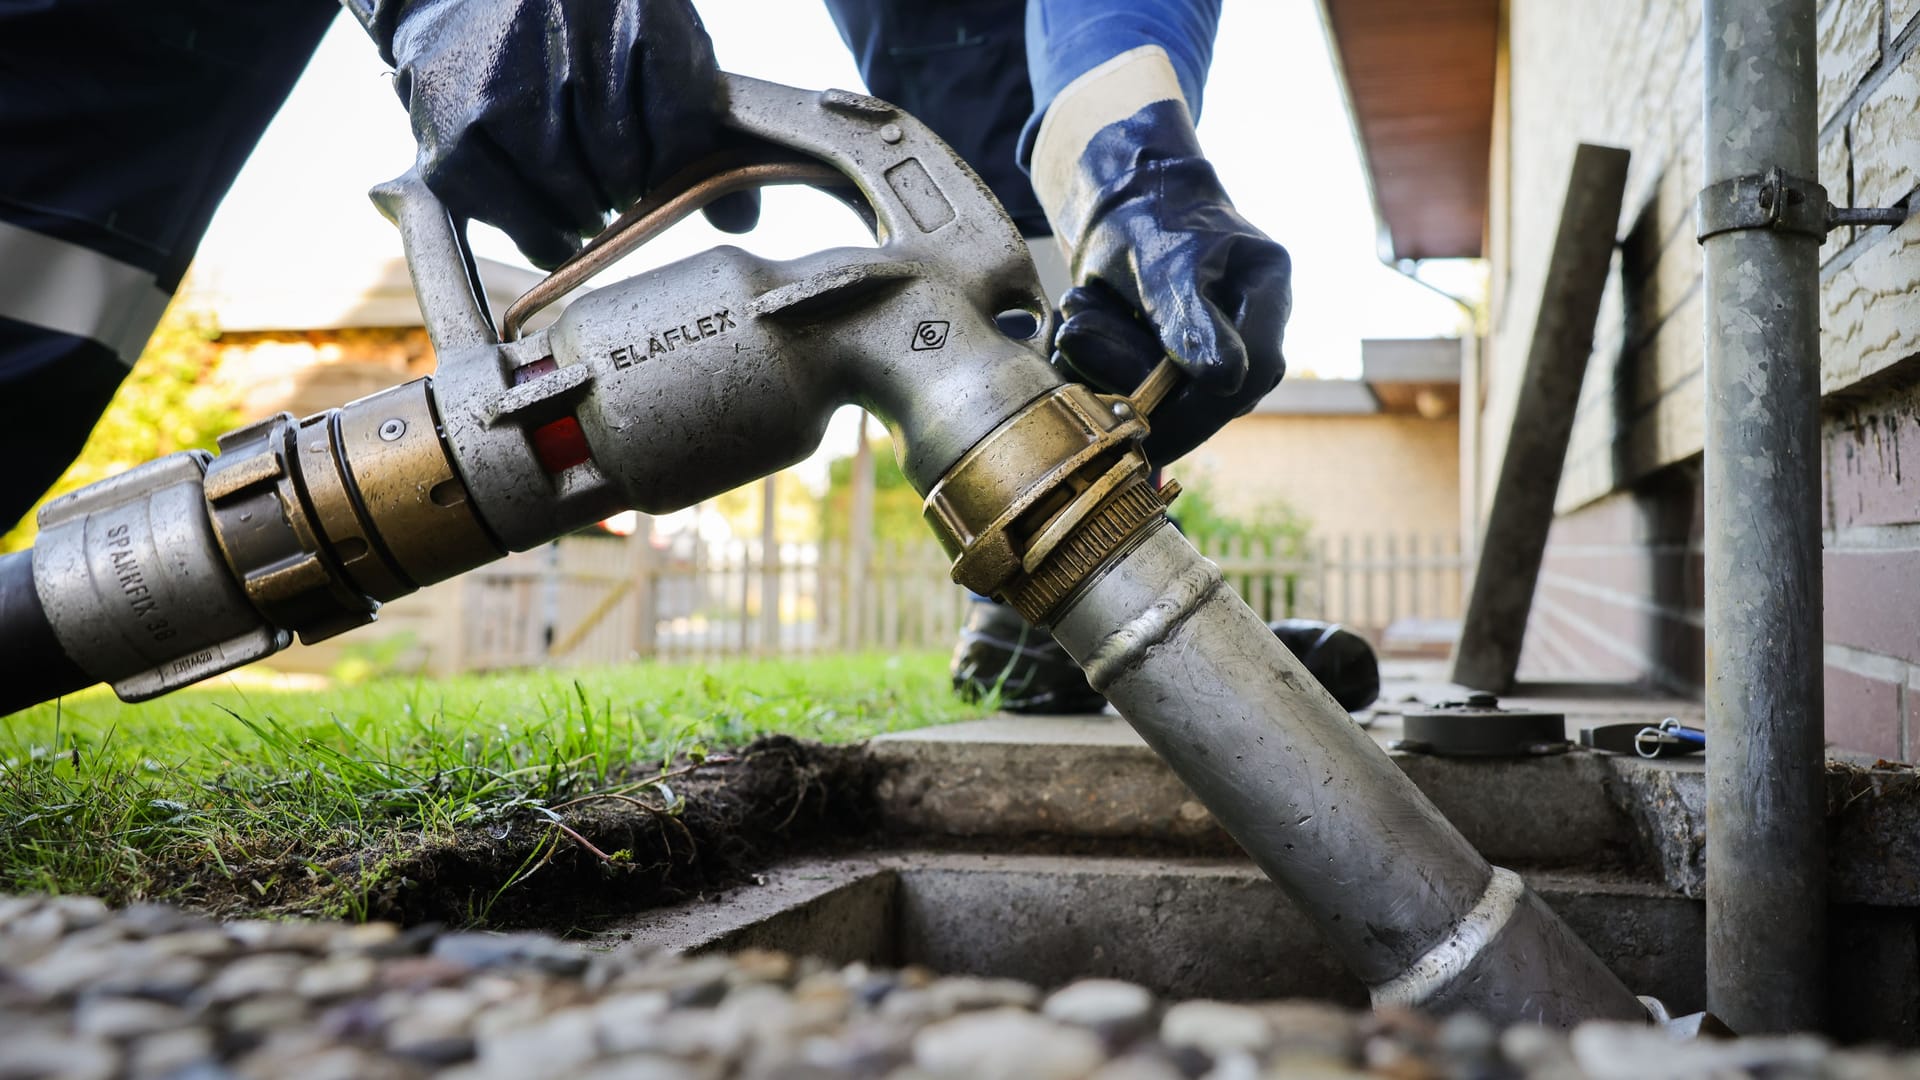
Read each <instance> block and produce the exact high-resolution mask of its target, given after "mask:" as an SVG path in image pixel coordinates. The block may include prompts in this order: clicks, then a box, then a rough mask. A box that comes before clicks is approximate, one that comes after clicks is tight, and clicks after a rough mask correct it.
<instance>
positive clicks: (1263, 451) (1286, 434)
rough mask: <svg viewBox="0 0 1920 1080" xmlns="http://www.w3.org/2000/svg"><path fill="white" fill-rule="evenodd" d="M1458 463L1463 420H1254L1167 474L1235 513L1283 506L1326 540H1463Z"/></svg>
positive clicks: (1235, 425) (1227, 431) (1237, 424)
mask: <svg viewBox="0 0 1920 1080" xmlns="http://www.w3.org/2000/svg"><path fill="white" fill-rule="evenodd" d="M1459 461H1460V423H1459V419H1458V418H1457V417H1445V418H1442V419H1439V420H1425V419H1422V418H1420V417H1418V416H1403V415H1398V414H1377V415H1371V416H1281V415H1270V414H1268V415H1263V414H1258V413H1256V414H1254V415H1252V416H1243V417H1241V418H1240V419H1238V420H1235V421H1234V422H1232V423H1231V424H1228V425H1227V426H1226V427H1225V428H1224V429H1222V430H1221V431H1220V433H1219V434H1217V435H1215V436H1214V437H1213V438H1211V439H1209V440H1207V444H1206V445H1205V446H1203V447H1201V448H1200V449H1199V450H1197V451H1195V452H1194V453H1193V454H1192V455H1191V456H1189V457H1187V458H1185V459H1183V460H1181V461H1180V462H1178V463H1176V464H1175V465H1174V466H1173V467H1172V468H1170V469H1169V470H1168V472H1169V473H1170V474H1171V475H1172V476H1174V477H1176V478H1177V479H1179V480H1180V481H1181V482H1182V483H1186V484H1189V485H1191V484H1192V482H1193V481H1195V480H1198V479H1202V478H1204V479H1205V481H1206V483H1207V485H1208V487H1209V488H1210V489H1211V494H1212V495H1213V496H1214V497H1215V498H1216V499H1217V500H1218V501H1219V502H1220V503H1221V504H1222V505H1223V506H1224V507H1226V508H1228V509H1231V510H1237V511H1241V512H1246V511H1251V510H1253V509H1254V508H1256V507H1258V506H1259V505H1260V504H1262V503H1265V502H1271V501H1274V500H1276V499H1277V500H1284V501H1285V502H1286V503H1288V504H1289V505H1291V506H1292V507H1293V508H1294V509H1296V510H1298V511H1300V512H1301V513H1303V514H1305V515H1306V517H1307V519H1308V520H1309V521H1310V522H1311V523H1312V526H1313V534H1314V535H1315V536H1319V537H1325V538H1329V539H1332V540H1337V539H1338V538H1339V537H1342V536H1356V537H1357V536H1364V535H1381V534H1388V533H1391V534H1395V535H1400V536H1406V535H1408V534H1412V533H1418V534H1419V535H1420V536H1421V537H1423V538H1426V537H1432V536H1442V535H1443V536H1447V537H1449V538H1451V537H1454V536H1458V535H1459V532H1460V469H1459ZM1174 512H1175V514H1176V515H1177V514H1178V513H1179V505H1178V504H1175V506H1174Z"/></svg>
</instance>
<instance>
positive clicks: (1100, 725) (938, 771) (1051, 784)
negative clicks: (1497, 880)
mask: <svg viewBox="0 0 1920 1080" xmlns="http://www.w3.org/2000/svg"><path fill="white" fill-rule="evenodd" d="M1435 671H1436V669H1435V667H1434V666H1433V665H1431V664H1406V663H1402V664H1397V665H1391V666H1390V667H1389V669H1388V674H1389V675H1390V676H1391V677H1390V678H1389V679H1388V680H1387V682H1386V687H1387V694H1386V695H1385V697H1386V700H1385V701H1384V702H1383V704H1382V705H1381V706H1380V707H1379V708H1378V709H1377V710H1375V711H1374V712H1373V713H1372V714H1371V715H1370V716H1368V717H1366V718H1365V719H1366V720H1368V722H1369V724H1370V726H1369V728H1368V731H1369V734H1370V735H1372V737H1373V738H1374V739H1375V740H1376V741H1377V742H1379V743H1380V744H1381V745H1382V746H1387V745H1390V744H1391V743H1392V742H1393V741H1394V740H1395V739H1397V738H1398V737H1399V716H1398V714H1397V712H1395V711H1394V710H1396V709H1402V708H1405V707H1407V706H1408V705H1410V704H1414V703H1421V704H1430V703H1433V702H1437V701H1443V700H1448V699H1449V698H1454V697H1458V696H1459V694H1460V693H1461V692H1462V691H1460V689H1459V688H1458V687H1453V686H1450V685H1449V684H1446V683H1444V682H1442V681H1439V679H1438V677H1437V675H1436V673H1435ZM1503 703H1504V704H1507V705H1509V706H1512V707H1525V708H1537V709H1550V710H1554V711H1559V712H1564V713H1566V715H1567V724H1568V731H1569V734H1572V733H1573V732H1575V731H1577V730H1578V729H1579V728H1581V727H1586V726H1591V725H1594V724H1599V723H1619V722H1627V721H1642V720H1644V721H1647V722H1650V723H1651V722H1654V721H1657V720H1659V719H1661V718H1662V717H1665V716H1677V717H1679V718H1680V719H1681V720H1682V721H1685V722H1693V723H1697V722H1698V721H1699V719H1700V706H1699V704H1698V703H1697V702H1688V701H1683V700H1680V699H1676V698H1671V697H1664V696H1659V695H1651V694H1639V693H1634V692H1631V691H1627V690H1623V689H1622V688H1620V687H1614V686H1603V685H1597V684H1596V685H1575V684H1557V685H1552V686H1544V685H1537V684H1536V685H1532V686H1523V687H1522V688H1521V692H1519V693H1517V694H1515V695H1512V696H1509V697H1508V698H1505V699H1503ZM869 752H870V754H871V755H872V757H873V759H874V761H875V763H876V764H877V765H878V766H879V780H878V781H877V784H876V788H875V795H876V798H877V801H878V804H879V810H880V815H881V819H882V821H883V823H884V827H885V828H887V829H888V830H890V831H893V832H895V833H900V834H909V835H911V834H932V835H941V836H951V837H967V838H976V839H987V838H1036V837H1052V838H1073V839H1078V840H1092V841H1102V842H1114V843H1145V844H1149V845H1159V846H1162V847H1164V848H1166V849H1168V850H1172V851H1175V852H1180V853H1188V854H1234V853H1237V852H1238V848H1237V847H1236V846H1235V845H1234V844H1233V842H1232V840H1231V838H1229V837H1227V836H1226V835H1225V833H1223V832H1222V831H1221V830H1220V829H1219V827H1218V825H1217V824H1216V823H1215V822H1214V821H1213V818H1212V816H1211V815H1210V814H1208V813H1207V811H1206V808H1205V807H1203V806H1201V805H1200V803H1199V802H1198V801H1197V800H1195V799H1194V798H1193V796H1192V795H1191V793H1189V792H1188V791H1187V789H1186V788H1185V786H1184V785H1182V784H1181V783H1180V781H1179V780H1178V778H1176V777H1175V776H1174V775H1173V773H1172V771H1171V770H1169V769H1168V768H1167V767H1166V765H1165V763H1163V762H1162V761H1161V760H1160V759H1159V757H1158V756H1157V755H1155V754H1154V753H1153V751H1151V750H1149V749H1148V748H1147V746H1146V744H1145V743H1144V742H1142V741H1141V739H1140V737H1139V736H1138V735H1137V734H1135V732H1134V731H1133V729H1132V728H1131V727H1129V726H1128V725H1127V724H1126V722H1125V721H1124V720H1122V719H1120V718H1119V717H1118V716H1117V715H1114V714H1112V713H1106V714H1102V715H1096V716H1069V717H1057V716H1016V715H1011V714H1001V715H999V716H994V717H990V718H987V719H984V720H976V721H971V722H967V723H960V724H949V725H944V726H940V727H932V728H923V729H919V730H916V731H907V732H900V733H896V734H891V735H884V736H881V737H879V738H876V739H874V740H872V742H871V743H869ZM1391 756H1392V757H1393V760H1394V761H1395V762H1396V763H1397V764H1398V765H1399V766H1400V767H1401V768H1402V769H1403V770H1405V771H1406V773H1407V775H1408V776H1409V777H1410V778H1411V779H1412V780H1413V782H1414V783H1415V784H1416V785H1418V786H1419V787H1420V789H1421V790H1422V791H1424V792H1426V794H1427V797H1428V798H1430V799H1432V800H1433V801H1434V804H1435V805H1437V806H1438V807H1439V808H1440V810H1441V812H1443V813H1445V814H1446V815H1447V817H1448V818H1449V819H1450V820H1451V821H1452V822H1453V823H1454V825H1455V826H1457V827H1458V828H1459V829H1460V831H1461V832H1462V833H1463V834H1465V836H1466V837H1467V839H1468V840H1469V841H1471V842H1472V843H1473V844H1474V846H1475V847H1476V848H1478V849H1479V850H1480V851H1481V852H1482V853H1483V854H1484V855H1486V856H1487V857H1488V858H1489V859H1491V860H1493V861H1495V862H1498V863H1502V864H1505V865H1512V866H1515V867H1518V868H1541V867H1557V866H1583V867H1588V868H1594V867H1612V868H1638V869H1639V870H1640V871H1641V872H1643V873H1644V874H1645V875H1646V876H1647V877H1648V878H1649V879H1650V880H1656V881H1659V882H1661V883H1663V884H1664V885H1665V886H1667V887H1668V888H1671V889H1673V890H1675V891H1677V892H1679V893H1681V894H1682V895H1685V896H1689V897H1694V898H1699V897H1700V896H1701V895H1702V890H1703V889H1704V887H1705V869H1706V851H1705V843H1706V841H1705V835H1706V783H1705V772H1704V769H1705V762H1704V759H1703V758H1702V757H1699V756H1694V757H1686V758H1675V759H1670V760H1662V761H1646V760H1642V759H1640V758H1635V757H1625V756H1620V755H1613V754H1596V753H1590V752H1587V751H1583V750H1574V751H1571V752H1569V753H1566V754H1561V755H1555V756H1549V757H1538V758H1509V759H1467V758H1437V757H1432V756H1428V755H1423V754H1404V753H1398V752H1393V753H1391ZM1828 784H1829V814H1830V818H1831V822H1830V824H1831V842H1830V847H1831V851H1832V874H1833V880H1832V897H1833V900H1834V901H1835V902H1836V903H1852V904H1872V905H1879V906H1884V907H1920V843H1916V842H1915V841H1914V839H1913V838H1914V837H1915V836H1920V772H1916V771H1915V770H1914V769H1912V768H1909V767H1904V766H1893V767H1875V766H1872V765H1861V764H1858V763H1852V762H1834V763H1832V764H1831V765H1830V766H1829V773H1828Z"/></svg>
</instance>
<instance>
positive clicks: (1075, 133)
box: [1032, 45, 1199, 263]
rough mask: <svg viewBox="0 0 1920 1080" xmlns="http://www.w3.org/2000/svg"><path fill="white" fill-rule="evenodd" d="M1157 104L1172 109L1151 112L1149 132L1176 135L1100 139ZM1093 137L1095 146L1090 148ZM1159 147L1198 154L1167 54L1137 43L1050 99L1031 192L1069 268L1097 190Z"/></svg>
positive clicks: (1035, 148)
mask: <svg viewBox="0 0 1920 1080" xmlns="http://www.w3.org/2000/svg"><path fill="white" fill-rule="evenodd" d="M1163 102H1164V103H1169V105H1170V106H1177V107H1162V108H1159V109H1155V110H1154V114H1153V116H1154V118H1153V121H1152V126H1154V127H1155V128H1165V127H1169V126H1172V127H1175V128H1177V129H1179V130H1177V131H1174V132H1170V133H1162V132H1159V131H1155V132H1154V133H1153V134H1152V137H1150V138H1143V137H1141V135H1144V134H1145V133H1140V135H1135V134H1133V133H1128V136H1129V137H1123V138H1117V139H1114V138H1104V139H1103V138H1100V136H1101V134H1102V132H1104V131H1106V130H1107V129H1108V128H1111V127H1114V126H1115V125H1118V124H1123V123H1125V122H1127V121H1128V120H1130V119H1131V118H1133V117H1134V116H1136V115H1137V114H1138V113H1140V112H1141V111H1142V110H1144V109H1147V108H1148V107H1150V106H1154V105H1160V104H1161V103H1163ZM1169 135H1170V136H1171V138H1170V139H1169V138H1168V136H1169ZM1096 139H1098V141H1099V142H1100V143H1102V144H1103V147H1102V148H1096V147H1095V146H1094V143H1095V141H1096ZM1163 141H1171V142H1174V143H1180V144H1184V145H1182V146H1179V147H1178V148H1177V149H1178V150H1180V151H1184V152H1187V153H1191V154H1192V155H1194V156H1198V155H1199V141H1198V140H1197V139H1196V138H1195V137H1194V135H1193V119H1192V112H1191V110H1190V109H1189V107H1188V103H1187V99H1186V95H1185V94H1183V93H1182V92H1181V89H1180V78H1179V76H1178V75H1177V74H1176V73H1175V72H1174V68H1173V63H1172V61H1170V60H1169V59H1168V58H1167V53H1166V50H1164V49H1162V48H1161V47H1160V46H1158V45H1142V46H1140V47H1139V48H1135V49H1129V50H1127V51H1126V52H1123V53H1121V54H1120V55H1118V56H1115V57H1113V58H1112V59H1111V60H1108V61H1106V62H1105V63H1103V64H1101V65H1099V66H1098V67H1095V68H1093V69H1091V70H1089V71H1087V72H1086V73H1085V74H1083V75H1081V76H1080V77H1079V78H1076V79H1074V80H1073V81H1072V82H1070V83H1068V84H1067V85H1066V86H1065V87H1064V88H1063V89H1062V90H1061V91H1060V93H1059V94H1058V95H1056V96H1055V97H1054V99H1053V103H1052V104H1051V105H1049V106H1048V107H1047V114H1046V116H1045V118H1043V119H1042V120H1041V122H1040V130H1039V133H1038V134H1037V135H1036V136H1035V138H1034V144H1033V158H1032V169H1033V190H1034V192H1035V194H1037V195H1038V196H1039V197H1040V207H1041V209H1042V210H1044V211H1045V212H1046V215H1047V222H1048V223H1049V224H1050V225H1052V227H1053V234H1054V236H1055V237H1057V238H1059V241H1060V243H1061V245H1062V246H1063V247H1064V248H1065V249H1066V254H1067V259H1068V262H1069V263H1071V262H1072V261H1073V249H1074V247H1075V246H1077V244H1078V241H1079V238H1080V236H1081V235H1082V234H1083V233H1084V231H1085V229H1086V227H1087V225H1088V222H1089V219H1091V218H1092V217H1093V213H1094V209H1095V206H1096V202H1097V199H1098V196H1099V194H1100V190H1101V189H1102V188H1104V187H1106V186H1107V185H1108V184H1110V183H1112V182H1113V181H1114V180H1115V179H1117V178H1118V177H1120V176H1122V175H1124V174H1125V173H1127V172H1130V171H1132V169H1133V168H1134V165H1135V163H1136V159H1138V158H1141V157H1146V156H1151V157H1164V156H1168V155H1165V154H1158V153H1156V154H1145V153H1142V152H1144V151H1147V150H1148V149H1149V146H1148V144H1149V143H1157V142H1163ZM1115 147H1131V148H1134V150H1135V151H1136V152H1122V153H1121V154H1118V155H1116V154H1114V153H1111V152H1109V151H1111V150H1112V149H1113V148H1115ZM1096 150H1098V152H1094V151H1096Z"/></svg>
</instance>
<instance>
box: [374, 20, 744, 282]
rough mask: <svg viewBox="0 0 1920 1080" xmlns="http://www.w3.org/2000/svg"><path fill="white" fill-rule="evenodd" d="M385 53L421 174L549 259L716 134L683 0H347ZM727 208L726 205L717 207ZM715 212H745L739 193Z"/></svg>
mask: <svg viewBox="0 0 1920 1080" xmlns="http://www.w3.org/2000/svg"><path fill="white" fill-rule="evenodd" d="M347 7H348V9H349V10H351V11H352V12H353V14H354V15H355V16H356V17H358V18H359V19H360V21H361V23H362V24H363V25H365V26H366V27H367V30H368V33H370V34H371V35H372V36H373V38H374V40H375V42H377V43H378V44H379V45H380V48H381V53H382V55H383V56H384V57H385V58H386V60H387V62H388V63H390V64H392V65H393V67H394V72H395V75H396V78H395V82H394V88H395V89H396V90H398V91H399V93H400V100H401V101H402V102H403V103H405V105H406V107H407V113H408V115H409V116H410V117H411V119H412V123H413V133H414V137H415V138H417V139H418V140H419V142H420V157H419V165H420V171H421V174H422V175H423V177H424V178H425V179H426V182H427V186H428V187H429V188H431V189H432V190H433V193H434V194H435V195H437V196H439V198H440V200H441V201H442V202H443V203H445V204H446V206H447V209H448V211H449V212H451V213H452V214H453V215H455V216H456V217H458V218H461V219H478V220H480V221H485V222H489V223H491V224H493V225H497V226H499V227H500V228H501V229H502V230H504V231H505V232H506V233H507V235H508V236H511V237H512V238H513V241H514V243H516V244H518V245H519V246H520V250H521V252H523V253H524V254H525V255H526V256H527V258H529V259H531V260H532V261H533V262H534V263H535V264H536V265H539V266H542V267H548V268H551V267H553V266H555V265H557V264H558V263H560V262H561V261H563V260H565V259H566V257H567V256H569V255H571V254H573V252H575V251H576V250H578V249H579V247H580V242H581V239H582V238H583V237H588V236H592V235H593V234H595V233H598V232H599V231H600V230H601V229H602V228H603V227H604V225H605V223H606V219H607V213H608V211H610V210H619V209H624V208H626V207H627V206H629V205H630V204H632V203H633V202H634V201H636V200H638V199H639V198H640V196H641V195H642V194H644V193H645V192H646V190H647V189H648V188H650V187H652V186H653V185H655V184H657V183H659V182H660V181H661V180H664V179H665V178H667V177H668V176H670V175H672V174H673V173H674V172H675V171H676V170H678V169H680V168H681V167H683V166H685V165H687V164H689V163H691V162H692V161H694V160H695V159H697V158H699V157H700V156H702V155H703V154H706V153H708V152H709V151H711V150H712V149H713V148H714V145H715V142H716V139H717V136H718V131H719V128H718V115H719V97H718V69H717V68H716V66H715V64H714V58H713V45H712V42H710V41H709V40H708V38H707V32H706V29H705V28H704V27H703V26H701V24H700V18H699V16H698V15H696V14H695V13H694V10H693V5H692V4H691V3H690V2H689V0H347ZM726 210H732V211H735V213H734V214H733V217H732V219H731V220H728V219H727V218H726V217H725V211H726ZM716 211H718V212H717V213H714V214H709V217H710V218H715V217H719V218H720V220H716V222H715V223H716V224H719V225H720V226H721V227H723V228H727V227H729V226H732V227H733V228H732V231H742V230H744V229H745V228H751V227H752V224H753V221H752V217H753V216H754V215H753V214H752V212H751V208H750V206H749V204H747V203H743V202H742V201H741V200H735V201H734V202H733V203H730V204H726V205H725V206H724V207H721V208H716Z"/></svg>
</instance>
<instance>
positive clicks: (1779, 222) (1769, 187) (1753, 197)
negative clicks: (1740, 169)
mask: <svg viewBox="0 0 1920 1080" xmlns="http://www.w3.org/2000/svg"><path fill="white" fill-rule="evenodd" d="M1695 213H1696V220H1697V221H1698V222H1699V230H1700V231H1699V235H1698V239H1699V241H1700V242H1701V243H1703V244H1704V243H1706V242H1707V240H1708V239H1710V238H1712V237H1715V236H1719V235H1720V234H1721V233H1729V232H1736V231H1739V230H1741V229H1772V230H1775V231H1778V232H1787V233H1796V234H1799V235H1801V236H1806V237H1809V238H1812V239H1814V240H1824V239H1826V236H1827V233H1829V232H1831V231H1833V230H1834V229H1839V228H1844V227H1846V226H1849V225H1858V226H1864V227H1869V228H1870V227H1872V226H1875V225H1886V226H1889V227H1892V226H1898V225H1900V224H1901V223H1902V222H1904V221H1906V220H1907V209H1906V207H1904V206H1888V207H1877V206H1835V205H1833V203H1832V202H1830V201H1828V199H1827V189H1826V188H1825V187H1823V186H1821V185H1820V184H1819V183H1818V182H1817V181H1814V180H1808V179H1806V178H1805V177H1799V176H1794V175H1792V174H1791V173H1788V172H1787V171H1786V170H1784V169H1780V168H1773V169H1768V170H1767V171H1766V172H1764V173H1749V174H1747V175H1745V176H1735V177H1731V178H1729V179H1726V180H1722V181H1720V182H1719V183H1717V184H1709V185H1708V186H1707V187H1705V188H1704V189H1702V190H1701V192H1700V201H1699V203H1698V205H1697V207H1696V208H1695Z"/></svg>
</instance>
